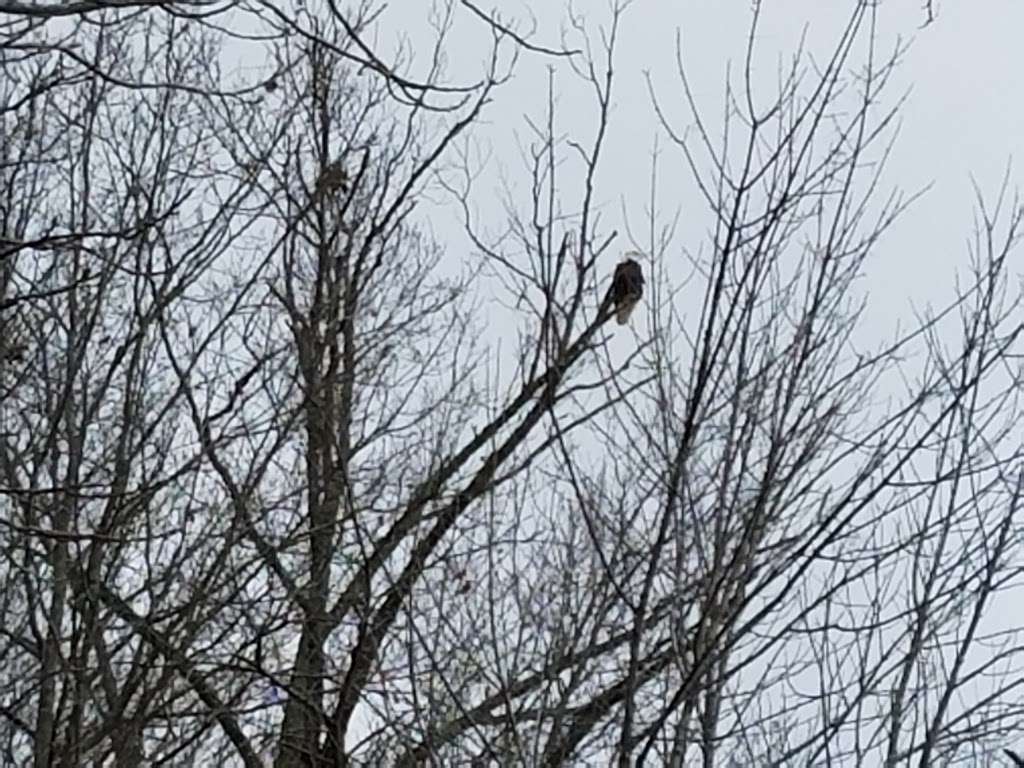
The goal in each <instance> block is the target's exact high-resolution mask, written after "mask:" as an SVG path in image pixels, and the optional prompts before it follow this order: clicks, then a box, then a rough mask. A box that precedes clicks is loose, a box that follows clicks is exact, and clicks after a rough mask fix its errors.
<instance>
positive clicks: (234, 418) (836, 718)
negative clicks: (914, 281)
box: [0, 1, 1024, 768]
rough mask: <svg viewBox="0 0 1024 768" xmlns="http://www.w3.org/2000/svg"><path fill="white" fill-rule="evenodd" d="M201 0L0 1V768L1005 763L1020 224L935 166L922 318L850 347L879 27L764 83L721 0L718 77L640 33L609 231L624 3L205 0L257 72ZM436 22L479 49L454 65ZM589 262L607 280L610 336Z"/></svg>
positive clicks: (870, 9)
mask: <svg viewBox="0 0 1024 768" xmlns="http://www.w3.org/2000/svg"><path fill="white" fill-rule="evenodd" d="M7 5H8V6H10V4H7ZM115 5H116V6H117V7H116V8H114V7H113V6H115ZM229 5H230V4H229ZM101 6H102V8H101ZM179 6H181V7H179ZM227 10H228V6H227V5H225V6H216V7H210V8H207V7H206V6H205V5H200V4H168V3H137V4H131V5H130V7H129V5H128V4H124V3H118V4H114V3H80V4H71V5H67V4H65V6H60V7H59V8H58V7H57V6H52V7H51V6H46V5H42V6H35V5H34V6H31V7H29V6H24V5H20V4H19V5H16V6H10V7H9V8H5V6H4V5H2V4H0V11H3V12H5V13H8V14H13V15H12V18H14V20H15V21H14V22H13V26H12V25H10V24H9V25H8V26H6V27H3V28H2V34H3V35H5V37H4V38H3V44H2V46H0V52H2V54H3V56H4V59H3V67H4V72H5V74H7V73H10V75H11V76H10V77H5V78H4V79H3V80H2V81H0V89H2V90H0V120H2V121H3V122H2V123H0V138H2V139H3V141H2V142H0V152H2V156H0V200H2V202H0V227H2V229H0V238H2V239H0V248H2V249H3V255H2V262H0V394H2V402H0V472H2V477H3V479H2V481H0V491H2V496H0V552H2V557H0V579H2V581H3V590H2V593H0V611H2V613H0V617H2V620H0V661H2V669H3V671H2V672H0V675H2V681H3V682H2V685H0V690H2V691H3V693H2V694H0V745H2V746H0V749H2V750H3V754H4V760H5V761H6V762H9V763H11V764H26V763H29V762H31V763H32V764H33V765H35V766H39V767H42V766H77V765H95V766H103V765H114V766H118V767H127V766H141V765H182V766H184V765H193V764H211V763H216V762H222V763H224V764H226V765H244V766H247V767H250V768H252V767H254V766H263V765H271V764H272V765H275V766H278V767H279V768H290V767H292V766H349V765H353V766H354V765H367V766H371V765H372V766H376V765H402V766H412V765H421V764H424V765H446V766H447V765H474V766H484V765H531V766H532V765H537V766H556V765H574V764H575V765H604V764H612V765H621V766H627V765H671V766H683V765H705V766H717V765H791V764H797V763H801V764H822V763H827V764H830V765H831V764H836V765H861V764H867V765H878V764H885V765H902V764H908V763H917V764H919V765H921V766H927V765H956V764H962V765H973V764H977V763H978V762H979V761H981V760H984V759H985V756H986V755H997V754H1000V753H1001V750H1002V749H1003V748H1004V747H1007V746H1013V745H1012V743H1011V742H1012V738H1010V737H1009V736H1008V734H1012V733H1014V732H1016V731H1019V730H1020V727H1021V725H1022V722H1021V720H1022V713H1024V708H1022V696H1021V692H1020V690H1019V685H1020V682H1019V681H1021V680H1022V679H1024V678H1022V676H1021V674H1020V658H1021V657H1020V654H1021V651H1022V649H1024V646H1022V644H1021V638H1020V633H1019V631H1018V629H1017V628H1016V627H1015V626H1013V624H1012V622H1008V621H1006V620H1005V617H1004V614H1003V612H1002V609H1003V607H1004V606H1005V604H1006V602H1007V601H1008V600H1009V599H1010V598H1009V597H1008V595H1009V594H1011V590H1013V589H1015V588H1018V587H1019V583H1018V582H1019V579H1020V578H1021V570H1020V566H1019V565H1018V564H1017V563H1018V562H1019V557H1020V544H1019V534H1020V523H1019V521H1018V500H1019V498H1020V488H1021V477H1022V475H1021V460H1020V459H1021V455H1020V445H1021V440H1020V424H1019V421H1018V418H1019V417H1018V416H1017V414H1018V413H1019V408H1018V400H1017V399H1018V397H1019V392H1020V370H1019V365H1018V363H1017V359H1018V356H1019V353H1020V350H1019V346H1020V334H1021V331H1022V328H1024V326H1022V322H1021V313H1020V306H1019V302H1020V296H1019V294H1018V292H1017V290H1016V285H1015V282H1014V280H1013V279H1012V277H1013V276H1012V271H1011V266H1012V260H1011V258H1010V257H1011V255H1012V254H1013V253H1014V249H1015V248H1016V246H1017V238H1018V235H1019V233H1020V227H1021V223H1022V222H1021V217H1022V212H1024V209H1022V207H1021V205H1020V202H1019V201H1018V200H1017V199H1016V198H1015V197H1013V195H1012V193H1011V185H1010V179H1009V178H1007V181H1006V184H1005V185H1004V187H1003V188H1002V189H1001V190H1000V191H999V193H998V197H997V198H996V199H995V201H994V202H990V203H986V202H984V196H983V195H982V193H981V192H980V191H979V193H978V221H977V229H976V233H975V239H974V242H973V244H972V247H971V249H970V252H969V254H968V256H969V265H970V266H969V269H968V270H967V271H966V272H965V274H963V275H961V276H960V277H959V282H958V283H957V286H958V290H957V294H956V298H955V300H954V301H953V302H952V303H950V304H949V305H948V306H945V307H941V308H939V309H936V310H930V311H928V312H926V313H922V314H921V315H920V316H919V317H917V319H916V323H915V324H914V325H913V326H912V327H910V328H909V329H904V330H900V331H895V332H894V334H893V336H892V337H891V338H889V339H886V340H884V341H880V340H879V339H877V338H866V336H865V334H866V332H867V331H866V329H865V322H864V321H865V318H866V313H867V308H868V307H869V306H870V305H869V304H868V303H867V302H868V301H869V299H870V291H869V286H868V285H867V283H866V281H865V279H864V276H865V275H866V274H869V273H870V267H871V265H870V261H869V258H870V256H871V255H872V253H873V252H875V251H876V249H877V245H878V243H879V241H880V238H881V237H882V236H883V234H884V233H885V231H886V229H887V228H888V227H889V225H890V224H891V223H892V221H893V220H894V219H895V218H896V217H897V216H898V215H899V213H900V212H901V211H902V210H903V209H904V208H905V206H906V205H907V204H908V202H909V199H908V198H906V197H904V196H901V195H900V194H899V193H897V192H893V193H889V194H886V193H884V192H883V191H882V190H881V178H882V177H881V173H882V168H883V167H884V162H885V159H886V158H887V157H888V156H889V154H890V152H892V151H893V148H894V144H893V134H894V131H893V130H892V128H893V124H894V118H895V116H896V114H897V110H898V107H899V99H898V98H893V97H890V96H889V95H888V92H887V90H886V88H887V85H888V82H889V80H890V77H891V75H892V73H893V72H894V71H895V69H896V68H897V66H898V64H899V60H900V55H901V51H900V50H899V49H897V50H895V51H892V52H890V53H882V52H880V51H879V50H877V46H876V41H877V39H878V37H877V34H876V29H875V26H874V25H875V8H874V5H873V4H870V3H860V4H858V5H857V7H856V8H855V9H854V10H852V11H851V15H850V18H849V22H848V24H847V25H846V27H845V28H844V29H843V30H842V32H841V33H840V35H839V37H838V39H837V40H836V41H835V45H834V48H833V50H832V54H831V56H830V57H829V58H828V59H826V60H824V61H822V60H818V61H815V62H811V60H810V57H809V56H807V55H805V53H804V51H802V50H798V51H796V52H794V56H793V58H792V62H791V64H790V65H789V66H788V67H787V68H784V69H782V70H780V72H779V76H778V79H777V81H776V83H775V87H774V90H773V91H771V92H770V93H769V91H768V90H767V89H766V85H765V84H764V83H763V82H760V81H758V82H755V75H754V71H755V67H754V65H753V62H754V61H755V60H756V57H757V53H758V52H757V49H756V45H755V42H756V40H757V37H758V35H757V24H758V20H759V13H760V4H755V9H754V15H753V21H752V27H751V29H750V31H749V35H748V50H747V59H746V64H745V66H744V67H743V68H742V69H741V70H740V72H739V75H738V77H732V78H730V79H729V80H728V81H727V82H726V87H725V92H724V95H725V99H724V104H723V108H722V109H720V110H709V108H708V107H707V106H706V105H703V104H701V103H699V102H698V99H697V98H696V96H695V95H694V94H695V92H696V89H694V88H693V87H692V83H691V80H690V73H689V72H688V70H687V69H686V67H685V65H684V62H683V60H682V56H681V55H680V57H679V62H680V66H679V77H680V86H681V88H680V92H681V93H682V100H683V106H685V107H686V108H688V110H689V117H688V118H687V121H686V122H687V124H686V125H684V126H680V125H679V124H677V123H676V122H674V121H673V119H672V118H671V117H670V116H669V115H670V114H671V110H669V109H668V104H667V103H666V101H665V96H664V94H662V93H658V92H656V91H655V89H654V87H653V85H652V94H651V95H652V101H653V103H654V105H655V109H656V112H657V114H658V116H659V118H660V119H661V127H662V131H663V134H664V135H665V136H667V137H668V140H669V143H670V145H671V147H672V148H673V149H674V150H675V151H676V152H677V153H678V155H677V156H678V158H679V160H681V161H682V162H683V163H685V164H686V167H688V168H689V170H690V175H691V179H692V183H693V184H694V186H695V188H696V189H697V190H698V191H699V192H700V194H701V195H702V198H703V200H704V201H705V203H706V211H707V214H708V219H707V220H708V221H709V222H710V228H709V236H708V240H707V242H706V243H705V244H704V245H703V246H701V247H698V246H697V245H696V244H693V243H685V244H684V243H680V242H678V238H677V237H676V233H675V230H674V226H673V222H672V220H671V219H668V220H666V219H665V218H664V217H662V216H661V215H660V214H658V213H657V210H658V207H659V193H658V191H659V185H658V180H659V173H660V168H661V166H662V164H664V163H665V162H666V159H665V157H666V154H665V153H664V152H663V151H661V150H660V149H659V151H658V152H657V153H656V154H655V155H654V161H653V162H652V167H651V197H650V199H649V200H648V201H647V202H646V208H645V213H644V215H643V217H642V219H641V220H640V221H641V222H642V223H638V220H637V219H636V218H635V213H634V212H633V211H631V210H627V212H626V213H627V216H626V219H627V222H628V224H627V225H626V226H622V227H620V230H621V233H620V232H617V231H615V230H614V229H612V228H611V227H610V226H609V224H608V222H607V219H608V218H609V217H608V215H607V214H603V209H604V208H603V205H602V203H603V202H605V201H606V200H607V199H608V193H607V192H602V191H601V188H600V184H599V179H600V176H599V171H600V169H601V164H602V160H603V158H604V157H605V154H606V152H607V151H608V147H607V137H608V129H609V126H610V124H611V120H612V116H613V113H612V108H611V107H612V104H613V102H614V86H615V80H614V76H613V72H614V61H615V46H616V41H617V39H618V35H619V33H620V30H621V26H622V24H623V23H625V19H626V18H627V13H628V10H629V9H628V3H617V4H615V5H613V6H612V8H611V11H610V14H609V17H608V18H607V19H605V20H603V21H601V22H599V23H595V22H594V21H593V20H587V19H584V18H582V17H578V16H575V15H573V14H572V13H570V14H569V16H568V24H567V31H566V33H565V35H564V39H562V40H560V41H559V42H558V44H557V45H556V44H553V43H552V42H551V41H550V40H538V39H536V37H535V36H533V35H528V34H526V33H524V32H522V30H521V28H520V26H518V25H516V24H515V23H514V22H512V21H510V20H508V19H505V18H502V17H500V16H498V15H496V14H492V13H488V12H486V11H485V10H484V9H482V8H480V7H478V6H477V5H475V4H472V3H469V2H465V1H464V2H460V3H454V2H452V3H448V4H442V5H439V6H438V7H437V8H436V9H435V12H434V13H433V14H432V15H431V17H430V18H431V22H432V24H433V25H434V26H433V31H434V33H435V36H434V39H435V47H434V49H433V50H432V51H430V55H428V56H426V57H425V59H424V58H422V57H421V59H420V60H425V61H427V62H429V64H428V65H427V66H426V68H425V70H423V69H421V70H420V71H419V72H418V73H416V74H415V75H411V74H408V73H407V70H406V69H405V68H404V63H405V62H403V61H402V60H401V57H399V58H398V59H394V60H391V61H389V62H388V63H385V60H384V57H383V56H382V55H380V54H378V53H376V52H375V51H374V49H373V47H372V46H371V45H370V43H369V42H368V41H372V40H373V39H374V35H373V30H374V24H375V21H376V10H375V9H373V8H372V7H370V6H368V5H367V6H360V7H358V8H356V9H355V10H353V11H348V10H341V9H340V8H338V7H336V6H335V4H334V3H331V2H328V3H326V4H325V5H324V6H322V7H319V6H318V7H316V8H301V7H298V6H296V7H290V6H278V5H276V4H265V5H261V4H254V5H251V6H246V12H253V13H255V11H256V10H259V11H260V14H257V16H259V17H260V18H262V22H261V23H263V24H265V26H264V27H262V28H261V29H262V30H263V31H264V32H265V33H266V34H265V37H263V38H261V39H259V40H257V41H256V42H251V44H252V45H253V46H254V50H259V51H260V55H261V56H264V57H265V58H266V59H267V61H268V62H272V63H270V64H268V65H267V67H266V68H265V69H261V70H259V71H258V72H257V74H256V75H255V76H253V75H252V73H242V74H241V75H240V76H232V75H226V74H224V73H223V72H222V70H221V58H220V54H221V51H222V49H221V45H222V44H223V43H224V40H225V36H227V37H231V38H232V39H234V38H237V37H241V36H242V34H243V33H242V32H241V31H239V30H236V29H233V28H227V27H224V26H223V25H225V24H226V23H227V22H226V21H225V20H226V19H227V18H228V15H227ZM58 13H59V14H60V15H62V16H65V15H69V16H70V19H66V20H65V21H66V22H67V24H68V25H69V26H68V27H66V28H61V29H60V30H58V29H57V28H56V27H54V26H52V25H53V24H55V23H56V21H57V20H56V19H55V18H54V16H55V15H57V14H58ZM102 14H107V15H105V16H104V15H102ZM257 16H253V17H246V18H249V19H250V20H252V19H255V18H257ZM96 18H103V19H107V20H108V21H109V22H110V23H103V24H93V20H94V19H96ZM458 19H465V20H467V21H471V22H472V23H473V24H476V25H478V26H477V27H476V28H478V29H481V30H483V31H484V32H485V34H486V35H487V42H488V57H487V60H486V63H485V66H484V68H483V73H482V75H481V77H480V78H479V79H478V80H476V81H473V82H469V83H468V84H465V85H461V84H459V83H458V82H457V80H456V79H455V78H453V77H452V76H451V73H449V72H447V71H446V69H445V52H446V50H448V46H449V45H450V43H449V40H450V35H451V30H452V26H453V24H454V23H455V22H456V20H458ZM19 25H21V26H19ZM26 25H27V26H26ZM47 25H51V26H47ZM58 31H59V32H60V35H64V34H65V32H66V33H67V35H66V37H53V35H57V33H58ZM32 36H37V37H38V36H42V37H40V38H39V39H41V40H44V43H39V45H36V44H33V45H36V47H35V48H32V47H31V46H29V48H31V50H29V48H26V47H25V46H26V43H25V42H24V41H25V40H27V39H29V38H31V37H32ZM55 41H56V42H55ZM19 52H20V53H19ZM22 54H24V55H22ZM526 56H531V57H543V58H544V60H545V61H547V62H549V63H551V64H552V68H551V70H550V80H549V84H548V99H547V102H546V104H544V105H541V106H540V107H539V109H540V112H539V113H530V114H529V115H528V116H527V118H526V120H525V125H526V127H527V129H528V131H529V134H528V139H527V140H526V141H525V142H524V151H523V155H522V156H523V158H524V161H525V169H524V176H525V178H527V179H528V182H529V183H528V184H527V185H526V188H525V191H522V192H521V191H518V190H517V188H516V187H515V185H512V184H510V185H508V188H507V189H506V190H505V193H504V199H503V200H501V201H500V203H501V205H502V207H503V209H504V211H505V213H506V216H505V218H504V219H503V220H501V221H495V220H494V218H493V216H494V213H493V210H494V206H490V207H487V208H485V209H483V210H484V214H483V215H481V213H480V211H481V207H480V206H479V205H478V203H479V202H480V201H481V200H482V199H483V196H484V195H486V194H489V190H486V191H481V190H480V186H481V184H480V181H479V170H480V168H479V167H478V165H477V164H476V159H475V155H474V153H473V151H472V150H473V148H474V147H475V146H476V143H475V142H476V141H477V140H478V139H479V138H480V136H481V131H482V128H483V126H484V124H485V122H486V117H487V114H488V112H487V110H488V107H489V105H490V104H491V103H492V102H494V101H495V100H500V99H501V98H502V97H503V85H504V84H505V83H506V82H507V80H508V79H509V77H510V74H511V73H512V72H513V71H514V69H515V67H516V65H517V63H518V62H519V61H520V60H521V58H522V57H526ZM54 62H63V63H60V64H58V65H57V69H54V66H55V65H54ZM367 72H370V73H376V75H375V76H372V77H367V76H366V73H367ZM453 83H455V84H454V85H453ZM567 87H571V88H583V89H585V91H586V92H587V93H589V94H591V96H592V98H593V109H594V115H595V119H594V121H593V129H592V132H591V133H590V134H589V135H572V134H569V135H567V133H566V130H565V128H564V127H563V125H564V123H563V119H564V116H563V114H562V113H561V112H560V108H559V106H558V99H557V94H558V92H559V90H560V89H564V88H567ZM716 116H717V117H716ZM437 200H446V201H448V202H450V203H452V204H454V206H455V209H456V210H458V211H461V213H462V215H463V220H464V223H465V232H466V236H467V242H468V243H469V244H470V246H471V247H470V249H469V250H467V251H466V252H464V253H456V252H454V250H453V248H452V247H451V246H447V247H446V244H445V243H443V242H441V241H440V240H438V239H437V238H436V237H435V236H434V235H433V234H432V231H431V228H430V227H429V226H428V224H429V222H428V221H427V219H426V217H425V216H423V215H422V214H421V211H422V209H423V207H424V206H425V205H429V204H433V203H434V202H435V201H437ZM641 232H642V233H643V234H641ZM627 241H628V242H627ZM634 249H636V250H639V251H641V252H642V253H643V254H645V256H644V264H643V267H644V270H645V271H646V276H647V287H646V291H645V296H644V300H643V303H642V305H641V308H640V309H638V311H637V312H636V313H634V318H633V321H632V323H633V324H632V325H629V326H618V325H616V324H610V323H609V322H608V321H609V319H610V318H611V316H612V314H613V309H614V307H612V306H611V302H610V300H608V299H607V298H604V297H606V295H607V294H606V289H607V286H608V282H609V278H610V276H611V273H612V271H613V269H614V265H615V263H616V261H617V258H618V253H619V252H621V251H624V250H634ZM484 297H489V298H488V301H489V304H488V305H487V306H482V304H483V301H484V300H485V298H484ZM641 315H643V316H642V317H640V316H641Z"/></svg>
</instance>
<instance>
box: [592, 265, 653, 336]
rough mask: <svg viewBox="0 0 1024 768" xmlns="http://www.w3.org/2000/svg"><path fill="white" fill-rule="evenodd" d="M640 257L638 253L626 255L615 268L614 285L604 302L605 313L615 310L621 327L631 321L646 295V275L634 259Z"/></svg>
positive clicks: (609, 289) (616, 319) (609, 288)
mask: <svg viewBox="0 0 1024 768" xmlns="http://www.w3.org/2000/svg"><path fill="white" fill-rule="evenodd" d="M640 255H641V254H640V253H638V252H636V251H629V252H628V253H626V254H624V258H623V259H622V261H621V262H619V265H618V266H617V267H615V274H614V275H613V276H612V284H611V285H610V286H609V287H608V293H607V294H606V295H605V297H604V301H603V302H602V307H604V311H605V312H607V311H609V310H610V309H612V308H614V312H615V322H617V323H618V324H619V325H625V324H626V323H627V322H628V321H629V316H630V315H631V314H632V312H633V308H634V307H636V305H637V303H638V302H639V301H640V299H641V298H642V297H643V295H644V273H643V271H642V270H641V269H640V262H638V261H636V259H634V258H632V257H633V256H640Z"/></svg>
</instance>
